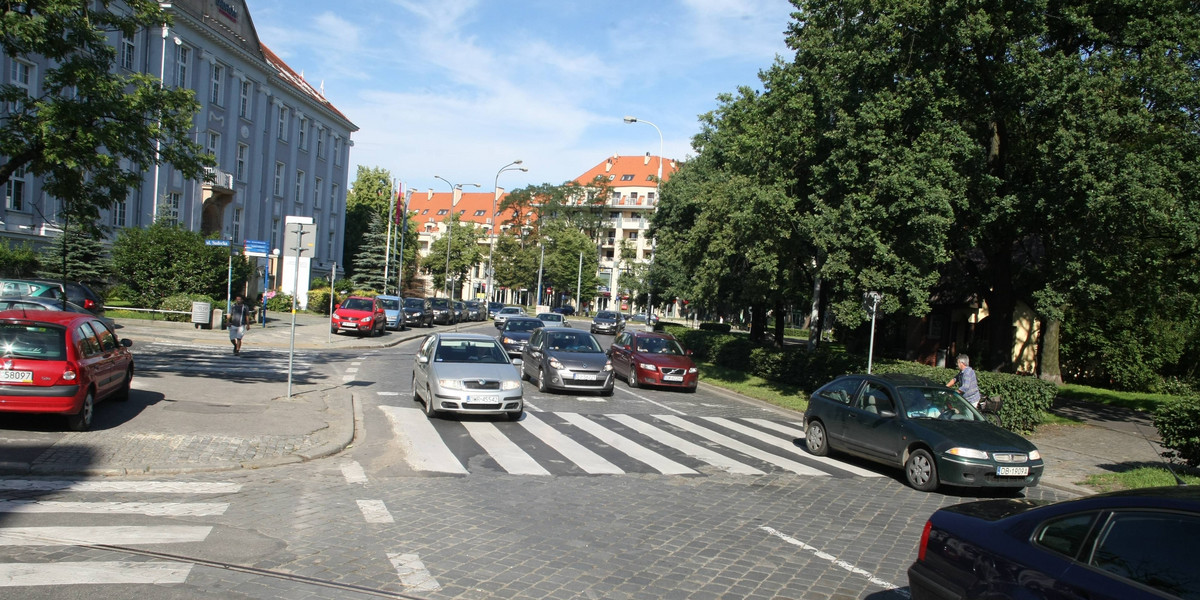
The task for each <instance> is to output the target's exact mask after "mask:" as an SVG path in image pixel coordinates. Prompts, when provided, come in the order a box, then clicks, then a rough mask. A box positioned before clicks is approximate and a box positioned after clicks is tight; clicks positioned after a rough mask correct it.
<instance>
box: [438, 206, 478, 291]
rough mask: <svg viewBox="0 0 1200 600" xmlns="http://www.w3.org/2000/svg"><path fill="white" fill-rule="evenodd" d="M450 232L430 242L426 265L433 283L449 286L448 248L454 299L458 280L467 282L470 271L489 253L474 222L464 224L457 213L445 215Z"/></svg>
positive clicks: (439, 286) (442, 286)
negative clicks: (447, 270)
mask: <svg viewBox="0 0 1200 600" xmlns="http://www.w3.org/2000/svg"><path fill="white" fill-rule="evenodd" d="M446 222H447V223H448V226H449V228H450V229H449V235H443V236H441V237H439V238H438V239H436V240H434V241H433V243H432V244H430V245H429V254H428V255H427V256H426V263H425V265H424V268H425V270H426V272H428V273H429V274H430V275H432V276H433V285H434V287H435V288H437V289H445V287H446V264H447V247H449V260H448V262H449V265H450V279H452V280H453V281H454V284H453V285H451V286H450V288H451V292H452V294H453V295H454V297H455V298H457V297H458V289H459V286H458V283H459V282H462V281H465V280H466V276H467V273H468V272H470V271H471V269H474V268H475V266H476V265H478V264H479V263H480V262H481V261H483V260H484V257H485V256H486V254H485V253H484V252H483V250H481V249H480V247H479V241H480V239H481V238H482V234H481V233H480V232H479V230H478V229H476V228H475V225H474V224H473V223H463V222H461V221H460V220H459V214H458V213H457V212H455V213H451V214H449V215H446Z"/></svg>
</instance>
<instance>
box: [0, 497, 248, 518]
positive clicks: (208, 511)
mask: <svg viewBox="0 0 1200 600" xmlns="http://www.w3.org/2000/svg"><path fill="white" fill-rule="evenodd" d="M228 508H229V503H227V502H210V503H199V502H192V503H188V502H56V501H52V500H0V513H14V514H38V513H76V514H86V515H147V516H152V517H211V516H214V515H223V514H225V511H226V510H227V509H228Z"/></svg>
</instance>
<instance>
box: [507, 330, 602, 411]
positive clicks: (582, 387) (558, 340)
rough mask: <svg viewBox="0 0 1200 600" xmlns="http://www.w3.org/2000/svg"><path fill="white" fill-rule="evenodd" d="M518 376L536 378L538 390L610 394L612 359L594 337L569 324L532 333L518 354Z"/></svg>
mask: <svg viewBox="0 0 1200 600" xmlns="http://www.w3.org/2000/svg"><path fill="white" fill-rule="evenodd" d="M520 368H521V378H522V379H526V380H528V379H530V378H531V377H536V378H537V384H538V391H541V392H546V391H548V390H550V389H558V390H569V391H595V392H600V394H601V395H604V396H611V395H612V393H613V368H612V361H611V360H609V358H608V355H607V354H605V353H604V349H602V348H601V347H600V343H599V342H597V341H596V338H595V336H593V335H592V334H590V333H588V332H586V331H580V330H578V329H571V328H569V327H543V328H541V329H538V330H537V331H534V332H533V337H532V338H530V340H529V344H528V345H527V346H525V350H524V352H522V353H521V367H520Z"/></svg>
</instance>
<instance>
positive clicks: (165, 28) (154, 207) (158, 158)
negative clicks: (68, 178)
mask: <svg viewBox="0 0 1200 600" xmlns="http://www.w3.org/2000/svg"><path fill="white" fill-rule="evenodd" d="M158 7H159V8H161V9H163V10H164V11H166V10H168V9H170V8H171V3H170V2H159V3H158ZM168 35H171V27H170V26H169V25H167V21H166V18H164V19H163V23H162V56H160V57H159V61H158V89H160V90H161V89H163V87H165V82H164V81H163V80H164V79H166V78H167V36H168ZM181 43H183V40H180V39H179V37H178V36H176V37H175V45H176V46H178V45H179V44H181ZM157 122H158V123H159V124H160V125H161V124H162V119H159V120H158V121H157ZM160 162H162V133H161V132H160V133H159V135H158V136H156V137H155V138H154V184H153V186H154V190H153V191H152V192H151V194H150V197H151V200H153V203H152V204H151V208H150V210H151V212H150V222H151V223H156V222H158V172H159V170H160V169H161V167H160V166H159V163H160ZM139 222H140V221H139Z"/></svg>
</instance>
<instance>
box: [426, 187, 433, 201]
mask: <svg viewBox="0 0 1200 600" xmlns="http://www.w3.org/2000/svg"><path fill="white" fill-rule="evenodd" d="M432 200H433V188H429V191H428V192H426V193H425V201H426V202H429V201H432Z"/></svg>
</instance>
